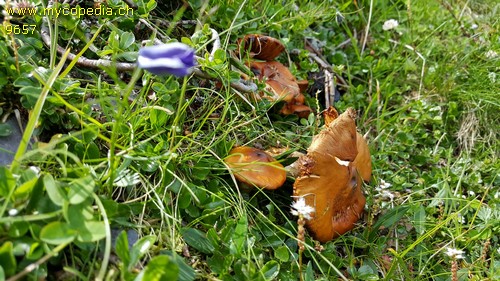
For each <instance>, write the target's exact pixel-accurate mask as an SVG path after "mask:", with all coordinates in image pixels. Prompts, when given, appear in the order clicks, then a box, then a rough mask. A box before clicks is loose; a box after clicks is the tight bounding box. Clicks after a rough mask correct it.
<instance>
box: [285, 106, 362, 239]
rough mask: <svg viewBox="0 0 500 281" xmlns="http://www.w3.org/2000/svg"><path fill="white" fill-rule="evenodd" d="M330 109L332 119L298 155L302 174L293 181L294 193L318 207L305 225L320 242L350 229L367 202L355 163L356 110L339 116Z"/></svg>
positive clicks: (307, 202) (356, 151)
mask: <svg viewBox="0 0 500 281" xmlns="http://www.w3.org/2000/svg"><path fill="white" fill-rule="evenodd" d="M330 113H331V115H330V117H331V119H330V120H329V123H328V124H327V125H326V126H325V127H324V128H323V130H322V131H321V132H320V133H319V134H318V135H317V136H315V137H314V138H313V141H312V143H311V146H310V147H309V148H308V150H307V155H305V156H303V157H301V158H300V159H299V170H300V174H299V177H298V178H297V179H296V181H295V184H294V196H297V197H304V198H305V200H306V204H307V205H310V206H312V207H314V208H315V212H314V214H313V216H312V219H310V220H308V221H307V222H306V227H307V228H308V229H309V231H310V232H311V234H312V236H313V237H314V238H315V239H316V240H318V241H320V242H327V241H329V240H332V239H333V238H336V237H338V236H340V235H342V234H344V233H346V232H347V231H349V230H351V229H352V228H353V227H354V224H355V223H356V221H357V220H358V219H359V218H360V216H361V214H362V212H363V209H364V205H365V203H366V200H365V197H364V195H363V192H362V190H361V183H362V181H361V178H360V176H359V175H358V172H357V170H356V168H355V167H354V165H353V161H354V159H355V158H356V156H357V154H358V149H357V133H356V125H355V122H354V118H355V116H356V114H355V111H354V110H353V109H352V108H349V109H348V110H347V111H346V112H344V113H343V114H341V115H340V116H338V118H336V116H335V115H336V114H337V113H336V111H335V112H333V111H330Z"/></svg>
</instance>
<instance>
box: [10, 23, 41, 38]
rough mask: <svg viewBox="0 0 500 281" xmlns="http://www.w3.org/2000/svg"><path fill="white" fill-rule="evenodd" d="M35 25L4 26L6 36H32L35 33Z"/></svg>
mask: <svg viewBox="0 0 500 281" xmlns="http://www.w3.org/2000/svg"><path fill="white" fill-rule="evenodd" d="M35 29H36V25H35V24H22V25H17V24H7V25H5V31H7V34H11V33H14V34H16V35H18V34H28V33H29V34H33V33H35Z"/></svg>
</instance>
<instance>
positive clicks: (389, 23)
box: [382, 19, 399, 30]
mask: <svg viewBox="0 0 500 281" xmlns="http://www.w3.org/2000/svg"><path fill="white" fill-rule="evenodd" d="M398 25H399V23H398V21H397V20H395V19H390V20H386V21H385V22H384V25H383V26H382V29H383V30H391V29H395V28H396V27H398Z"/></svg>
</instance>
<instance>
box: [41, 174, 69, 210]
mask: <svg viewBox="0 0 500 281" xmlns="http://www.w3.org/2000/svg"><path fill="white" fill-rule="evenodd" d="M43 185H44V186H45V190H47V194H48V195H49V198H50V200H51V201H52V202H53V203H54V204H56V205H57V206H62V205H63V204H64V201H65V200H66V194H64V192H63V190H62V188H60V187H59V185H58V184H57V182H56V181H55V180H54V177H52V175H51V174H46V175H45V176H44V177H43Z"/></svg>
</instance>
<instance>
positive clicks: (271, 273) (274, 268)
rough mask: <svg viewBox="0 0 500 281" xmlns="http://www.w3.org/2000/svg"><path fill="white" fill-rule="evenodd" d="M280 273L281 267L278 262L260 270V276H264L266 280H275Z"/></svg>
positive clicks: (267, 264) (271, 262)
mask: <svg viewBox="0 0 500 281" xmlns="http://www.w3.org/2000/svg"><path fill="white" fill-rule="evenodd" d="M279 272H280V265H279V263H278V262H277V261H269V262H267V263H266V264H265V265H264V266H263V267H262V268H261V270H260V274H261V275H263V276H264V278H265V280H273V279H274V278H276V276H278V273H279Z"/></svg>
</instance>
